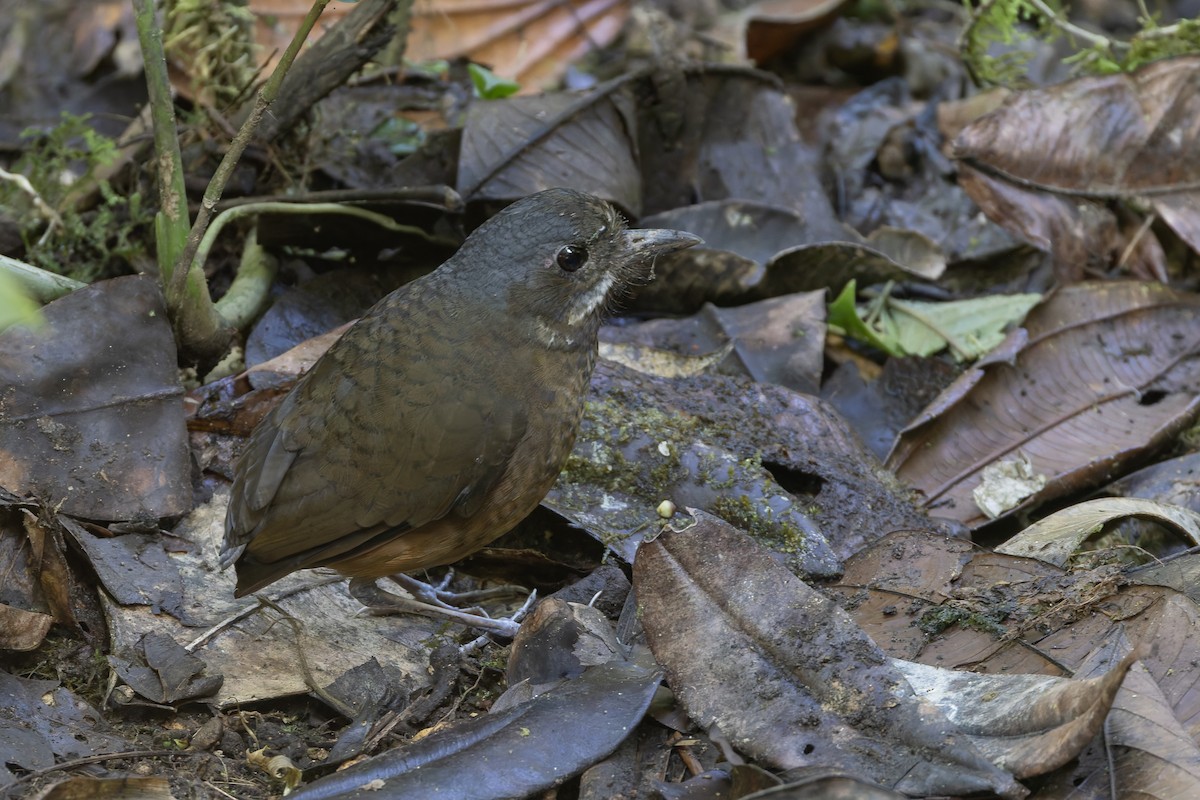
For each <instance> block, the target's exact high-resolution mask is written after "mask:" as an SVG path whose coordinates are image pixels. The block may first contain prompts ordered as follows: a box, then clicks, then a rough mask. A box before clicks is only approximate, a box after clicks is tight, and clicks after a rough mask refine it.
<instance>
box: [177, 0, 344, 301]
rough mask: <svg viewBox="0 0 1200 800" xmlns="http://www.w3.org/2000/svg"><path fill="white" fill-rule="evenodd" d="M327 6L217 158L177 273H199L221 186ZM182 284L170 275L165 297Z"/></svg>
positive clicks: (320, 7) (313, 11) (320, 0)
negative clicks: (199, 257) (199, 259)
mask: <svg viewBox="0 0 1200 800" xmlns="http://www.w3.org/2000/svg"><path fill="white" fill-rule="evenodd" d="M328 4H329V0H316V2H314V3H313V5H312V8H310V9H309V11H308V14H307V15H306V16H305V17H304V21H303V22H302V23H301V24H300V28H299V30H297V31H296V35H295V36H293V37H292V41H291V43H290V44H289V45H288V46H287V49H286V50H284V51H283V56H282V57H281V58H280V59H279V63H278V64H276V65H275V69H274V71H273V72H272V73H271V77H270V78H268V79H267V83H266V85H264V86H263V88H262V90H261V91H259V93H258V96H257V97H256V98H255V101H254V108H253V109H252V110H251V111H250V116H249V117H247V118H246V121H245V122H244V123H243V124H242V127H241V130H239V131H238V135H237V136H235V137H234V139H233V141H232V142H230V144H229V149H228V150H227V151H226V152H225V157H224V158H222V159H221V163H220V165H219V166H218V167H217V171H216V173H215V174H214V175H213V177H212V180H211V181H209V184H208V188H207V189H206V190H205V192H204V199H203V200H202V201H201V202H200V208H199V210H198V211H197V212H196V223H195V224H194V225H193V226H192V232H191V234H190V235H189V236H188V239H187V245H186V246H185V247H184V250H183V252H182V253H181V254H180V256H179V260H178V261H177V262H176V268H177V270H182V269H186V270H187V272H189V273H190V272H201V268H202V265H201V264H199V263H197V261H196V259H195V256H196V252H197V250H198V249H199V247H200V240H201V238H202V237H203V236H204V233H205V231H206V230H207V228H208V224H209V221H210V220H211V219H212V217H213V211H214V209H215V208H216V207H217V203H219V202H220V201H221V193H222V192H224V191H225V185H226V184H227V183H228V182H229V178H230V176H232V175H233V170H234V167H236V166H237V162H238V160H239V159H241V157H242V153H243V152H244V151H245V150H246V146H247V145H249V144H250V139H251V138H252V137H253V136H254V131H255V129H256V128H258V124H259V122H260V121H261V120H262V117H263V114H265V113H266V111H267V108H268V107H269V106H270V105H271V103H272V102H274V100H275V98H276V97H277V96H278V94H279V87H280V85H281V84H282V83H283V78H284V76H285V75H286V74H287V71H288V69H289V68H290V67H291V65H292V62H293V61H295V60H296V54H297V53H299V52H300V46H301V45H302V44H304V40H305V39H306V38H307V37H308V34H309V32H310V31H312V28H313V26H314V25H315V24H316V22H317V19H318V18H320V16H321V13H322V12H323V11H324V10H325V6H326V5H328ZM184 287H185V283H184V281H183V280H182V279H181V278H180V276H179V275H178V274H176V275H174V276H172V279H171V285H170V289H169V290H168V293H167V296H168V297H171V296H172V295H182V294H183V292H184Z"/></svg>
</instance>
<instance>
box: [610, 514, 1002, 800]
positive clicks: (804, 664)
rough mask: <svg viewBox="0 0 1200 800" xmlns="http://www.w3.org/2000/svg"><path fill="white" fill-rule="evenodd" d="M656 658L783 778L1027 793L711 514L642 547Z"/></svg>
mask: <svg viewBox="0 0 1200 800" xmlns="http://www.w3.org/2000/svg"><path fill="white" fill-rule="evenodd" d="M633 575H634V591H635V593H636V595H637V599H638V605H639V612H640V616H641V619H642V623H643V625H644V626H645V628H646V635H647V640H648V641H649V643H650V646H651V648H652V649H653V651H654V656H655V658H656V659H657V660H658V662H659V663H660V664H662V665H663V666H664V668H665V669H666V670H667V680H668V683H669V684H670V685H671V687H672V689H673V690H674V691H675V693H676V695H677V696H678V697H679V699H680V701H681V702H682V703H683V705H684V707H685V708H686V709H687V710H688V713H689V715H691V717H692V718H693V719H694V720H696V721H697V722H698V723H700V724H701V725H703V726H704V727H710V726H716V727H717V728H719V729H720V730H721V732H722V733H723V734H725V735H727V736H728V737H729V738H730V740H731V741H732V742H733V744H734V745H735V746H736V747H737V748H738V749H739V750H741V751H743V752H745V753H747V754H749V755H751V756H753V757H754V758H756V759H758V760H759V761H761V762H763V763H765V764H768V765H771V766H773V767H777V768H781V769H790V768H795V767H801V766H809V765H821V766H834V767H839V768H842V769H848V770H852V771H854V772H856V773H858V774H862V775H865V776H866V777H868V778H869V779H871V780H873V781H875V782H877V783H879V784H881V785H883V786H890V787H893V788H896V789H897V790H899V791H903V792H906V793H911V794H917V795H924V794H959V793H962V794H966V793H972V792H980V791H991V792H995V793H996V794H999V795H1001V796H1003V797H1023V796H1024V795H1025V790H1024V789H1023V788H1022V787H1021V786H1020V785H1019V784H1018V783H1016V781H1015V780H1013V777H1012V776H1011V775H1010V774H1008V773H1007V772H1005V771H1003V770H1001V769H999V768H997V767H996V766H994V765H993V764H991V763H990V762H988V761H987V759H986V758H984V757H983V756H982V755H981V754H980V753H979V752H978V751H977V750H976V749H975V748H974V747H973V746H972V745H971V744H970V743H969V742H968V741H967V740H966V738H965V737H964V736H963V735H962V734H961V733H959V732H958V731H957V730H956V729H955V726H954V725H953V724H951V723H950V722H949V721H948V720H947V719H946V718H945V717H944V716H943V715H942V714H941V713H940V712H939V711H937V710H936V709H935V708H934V707H933V706H932V705H930V704H929V703H928V702H926V701H924V700H922V699H921V698H920V697H919V696H918V695H916V694H915V693H914V692H913V690H912V688H911V686H909V684H908V682H907V681H906V680H905V678H904V676H903V675H902V674H901V673H900V672H899V671H898V670H896V668H895V667H894V666H893V665H892V663H891V662H890V661H889V660H888V659H887V657H886V656H884V654H883V652H882V651H881V650H880V649H879V648H878V647H877V646H876V645H875V643H874V642H872V641H871V640H870V638H869V637H867V636H866V634H864V633H863V632H862V630H861V629H860V628H859V627H858V626H857V625H855V624H854V622H853V621H852V620H851V619H850V617H849V615H848V614H846V612H845V611H843V610H842V609H840V608H838V607H837V606H836V605H835V604H834V603H833V602H832V601H830V600H829V599H828V598H826V597H824V596H822V595H821V594H819V593H817V592H816V591H815V590H813V589H811V588H810V587H809V586H807V585H806V584H805V583H804V582H802V581H801V580H800V579H798V578H796V577H795V576H794V575H792V574H791V573H790V572H788V571H787V570H786V569H784V568H782V567H781V566H780V565H779V564H778V563H776V562H775V561H774V559H772V558H771V557H770V556H769V555H768V554H767V552H766V551H764V550H762V549H760V548H759V547H757V546H756V545H755V544H754V542H753V540H752V539H750V538H749V537H748V536H746V535H745V534H744V533H742V532H740V531H738V530H736V529H735V528H733V527H731V526H729V525H727V524H725V523H723V522H722V521H720V520H718V519H716V518H714V517H711V516H709V515H706V514H703V513H698V514H697V518H696V524H695V526H694V527H692V528H691V529H688V530H685V531H683V532H674V531H669V530H668V531H664V532H663V534H662V535H660V536H659V537H658V538H657V539H655V540H654V541H653V542H646V543H644V544H643V545H642V546H641V547H640V548H639V549H638V555H637V560H636V561H635V562H634V571H633Z"/></svg>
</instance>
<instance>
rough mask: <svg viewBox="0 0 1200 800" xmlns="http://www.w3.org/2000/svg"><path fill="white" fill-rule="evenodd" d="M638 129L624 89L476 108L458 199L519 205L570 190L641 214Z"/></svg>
mask: <svg viewBox="0 0 1200 800" xmlns="http://www.w3.org/2000/svg"><path fill="white" fill-rule="evenodd" d="M636 152H637V124H636V122H635V121H634V106H633V99H632V97H631V96H630V95H629V93H628V88H627V81H624V80H622V79H617V80H615V81H610V82H609V83H607V84H605V85H603V86H601V87H598V88H597V89H595V90H593V91H591V92H588V93H586V94H578V93H568V92H559V93H551V94H543V95H538V96H536V97H518V98H513V99H510V100H506V101H479V102H476V103H474V104H472V105H471V108H470V111H469V112H468V113H467V123H466V126H465V127H464V129H463V138H462V151H461V154H460V157H459V164H458V191H459V192H460V193H461V194H462V195H463V197H466V198H468V199H492V200H514V199H516V198H519V197H524V196H525V195H527V194H532V193H534V192H537V191H541V190H542V189H549V188H552V187H556V186H570V187H571V188H573V189H578V190H579V191H584V192H589V193H591V194H594V195H597V196H599V197H603V198H604V199H606V200H611V201H613V202H615V203H617V204H618V205H620V206H621V207H622V208H624V209H626V210H627V211H629V212H630V213H632V214H634V215H638V214H640V213H641V210H642V208H641V194H642V192H641V173H640V172H639V171H638V164H637V158H636Z"/></svg>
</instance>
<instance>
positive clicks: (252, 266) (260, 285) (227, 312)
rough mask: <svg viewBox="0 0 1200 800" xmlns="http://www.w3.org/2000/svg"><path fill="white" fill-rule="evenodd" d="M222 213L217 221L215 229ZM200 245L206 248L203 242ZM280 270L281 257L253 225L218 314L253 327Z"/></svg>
mask: <svg viewBox="0 0 1200 800" xmlns="http://www.w3.org/2000/svg"><path fill="white" fill-rule="evenodd" d="M221 216H224V215H221ZM221 216H218V217H217V218H216V219H215V220H213V228H214V229H215V228H216V227H217V224H218V223H219V222H220V220H221ZM200 248H201V250H202V251H203V250H204V249H205V248H204V245H203V244H201V245H200ZM278 269H279V261H278V259H276V258H275V256H273V255H271V254H270V253H268V252H267V251H266V250H265V249H263V247H262V246H261V245H259V243H258V228H257V227H255V228H251V229H250V233H249V234H247V236H246V243H245V244H244V245H243V246H242V260H241V261H240V262H239V263H238V271H237V275H235V276H234V278H233V283H231V284H230V285H229V291H227V292H225V295H224V296H223V297H222V298H221V299H220V300H218V301H217V313H218V314H220V315H221V318H222V319H224V320H225V321H226V322H227V323H229V325H230V326H231V327H233V328H237V329H238V330H241V329H243V328H245V327H247V326H249V325H250V323H251V322H253V321H254V319H255V317H257V316H258V315H259V313H260V312H261V311H262V308H263V306H264V305H266V302H267V298H268V297H269V296H270V291H271V282H272V281H274V280H275V273H276V272H277V271H278Z"/></svg>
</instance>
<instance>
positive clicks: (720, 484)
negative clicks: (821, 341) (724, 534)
mask: <svg viewBox="0 0 1200 800" xmlns="http://www.w3.org/2000/svg"><path fill="white" fill-rule="evenodd" d="M663 500H671V501H672V502H673V503H674V504H675V506H676V507H677V508H683V507H685V506H695V507H701V508H705V510H708V511H710V512H712V513H716V514H718V515H720V516H722V517H726V518H728V519H730V520H731V521H733V522H735V523H737V524H739V525H741V526H742V527H744V528H746V529H748V530H751V531H752V532H753V533H754V534H755V535H756V536H759V537H760V541H762V542H764V543H765V544H766V545H767V546H769V547H772V548H774V549H777V550H778V551H779V552H780V553H781V554H782V557H783V558H784V559H785V561H786V562H787V563H788V564H789V565H791V566H793V567H795V568H797V569H800V570H802V571H803V570H805V569H806V568H809V567H811V568H813V570H814V572H815V573H816V574H824V575H829V574H830V572H831V571H832V567H833V565H832V564H831V563H830V558H829V555H830V549H829V546H830V545H831V544H832V545H833V547H834V550H833V554H834V555H835V556H836V557H837V558H845V557H846V556H848V555H849V554H850V553H853V552H854V551H855V550H857V549H859V548H860V547H862V546H863V545H864V544H865V543H867V542H869V541H872V540H874V539H875V538H876V537H878V536H880V535H882V533H883V532H885V531H887V530H891V529H893V528H896V527H911V528H929V527H931V526H933V523H932V522H931V521H930V520H929V518H928V517H926V516H925V515H924V514H922V513H920V512H919V511H917V509H916V507H915V505H914V502H913V498H912V497H910V496H909V495H908V493H907V492H905V491H903V490H899V487H898V486H897V485H896V482H895V478H894V477H893V476H892V475H891V474H890V473H888V472H887V471H886V470H884V469H882V468H881V467H880V465H879V464H878V462H877V461H876V460H875V458H874V456H872V455H870V454H869V453H868V452H867V451H866V449H865V448H864V447H863V446H862V444H861V443H860V442H859V441H858V440H857V438H856V437H855V436H854V434H853V433H852V432H851V431H850V430H849V429H848V428H847V427H846V425H845V423H844V422H843V421H842V420H841V418H840V417H838V416H837V415H836V414H835V413H833V412H832V410H831V409H830V408H829V407H828V406H826V405H825V404H824V403H823V402H822V401H820V400H818V399H817V398H814V397H811V396H809V395H803V394H799V393H798V392H793V391H790V390H788V389H784V388H782V387H779V386H772V385H770V384H756V383H752V382H750V381H747V380H745V379H741V378H731V377H726V376H722V375H708V374H702V375H694V376H691V377H687V378H673V379H667V378H658V377H654V376H650V375H645V374H643V373H639V372H635V371H633V370H630V369H626V368H623V367H620V366H617V365H615V364H612V363H608V362H603V361H601V362H600V363H599V364H598V365H597V369H596V373H595V375H594V376H593V379H592V394H591V395H590V396H589V399H588V403H587V406H586V408H585V411H584V418H583V422H582V424H581V426H580V432H579V438H578V440H576V442H575V449H574V450H573V451H572V454H571V457H570V458H569V459H568V461H567V465H566V467H565V469H564V471H563V474H562V475H560V476H559V479H558V482H557V483H556V484H555V486H554V487H553V488H552V489H551V490H550V493H549V494H548V495H547V496H546V499H545V500H544V501H543V505H545V506H546V507H547V508H549V509H551V510H553V511H555V512H557V513H559V514H561V515H562V516H564V517H566V518H567V519H569V520H571V521H572V522H574V523H575V524H577V525H579V526H581V527H583V528H585V529H586V530H587V531H588V532H589V533H591V534H592V535H593V536H595V537H596V538H597V539H599V540H600V541H602V542H604V543H605V544H607V545H608V546H609V547H611V548H612V549H613V550H614V551H615V552H616V553H617V554H618V555H619V556H621V557H622V558H625V559H627V560H629V559H632V557H633V552H634V548H635V547H636V545H637V542H638V541H640V539H641V535H642V533H643V532H645V531H647V530H649V529H651V527H652V526H654V525H656V524H657V523H659V522H660V520H659V517H658V515H657V513H656V511H655V509H656V508H657V507H658V506H659V504H660V503H662V501H663ZM814 520H817V521H818V522H814ZM814 529H815V530H816V532H817V533H818V534H820V538H813V539H812V541H811V543H810V542H809V538H808V537H809V533H810V531H812V530H814ZM826 540H827V541H826Z"/></svg>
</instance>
